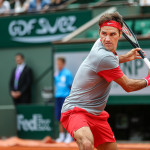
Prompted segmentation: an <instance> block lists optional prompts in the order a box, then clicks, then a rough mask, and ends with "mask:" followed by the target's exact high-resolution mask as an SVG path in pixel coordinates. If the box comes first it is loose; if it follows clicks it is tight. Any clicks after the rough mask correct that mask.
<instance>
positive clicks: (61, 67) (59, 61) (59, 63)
mask: <svg viewBox="0 0 150 150" xmlns="http://www.w3.org/2000/svg"><path fill="white" fill-rule="evenodd" d="M64 66H65V64H64V63H63V62H62V61H61V60H59V59H58V60H57V68H58V70H62V69H63V68H64Z"/></svg>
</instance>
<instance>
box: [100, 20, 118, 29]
mask: <svg viewBox="0 0 150 150" xmlns="http://www.w3.org/2000/svg"><path fill="white" fill-rule="evenodd" d="M103 26H111V27H115V28H117V29H119V30H121V24H120V23H119V22H116V21H113V20H110V21H105V22H104V23H103V24H101V25H100V28H101V27H103Z"/></svg>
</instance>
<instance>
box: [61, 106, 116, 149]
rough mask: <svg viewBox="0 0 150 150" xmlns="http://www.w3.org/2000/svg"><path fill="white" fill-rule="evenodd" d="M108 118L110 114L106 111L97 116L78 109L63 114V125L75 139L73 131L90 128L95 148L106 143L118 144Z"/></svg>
mask: <svg viewBox="0 0 150 150" xmlns="http://www.w3.org/2000/svg"><path fill="white" fill-rule="evenodd" d="M108 118H109V114H108V113H107V112H106V111H102V112H101V114H100V115H98V116H96V115H93V114H90V113H88V112H87V111H86V110H84V109H82V108H78V107H75V108H74V109H72V110H69V111H67V112H65V113H61V123H62V124H63V126H64V128H65V129H66V130H67V131H68V132H69V133H70V134H71V136H72V137H73V138H74V134H73V131H77V130H78V129H80V128H81V127H85V126H87V127H89V128H90V129H91V131H92V133H93V136H94V146H95V147H97V146H99V145H100V144H103V143H105V142H116V140H115V137H114V133H113V132H112V130H111V127H110V125H109V123H108V122H107V119H108Z"/></svg>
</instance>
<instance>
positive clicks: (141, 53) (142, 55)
mask: <svg viewBox="0 0 150 150" xmlns="http://www.w3.org/2000/svg"><path fill="white" fill-rule="evenodd" d="M138 53H139V54H140V56H141V57H142V58H143V59H144V58H145V56H144V54H143V52H142V51H138Z"/></svg>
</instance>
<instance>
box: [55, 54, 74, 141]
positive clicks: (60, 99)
mask: <svg viewBox="0 0 150 150" xmlns="http://www.w3.org/2000/svg"><path fill="white" fill-rule="evenodd" d="M57 68H58V72H56V73H55V88H56V91H55V97H56V103H55V114H56V119H57V121H59V131H60V133H59V137H58V138H57V139H56V142H58V143H59V142H65V143H70V142H71V141H72V137H71V135H70V134H69V133H67V135H66V138H65V132H64V127H63V125H62V124H61V122H60V116H61V108H62V105H63V103H64V101H65V98H66V97H67V96H68V95H69V93H70V89H71V85H72V75H71V72H70V71H69V70H68V69H66V68H65V59H64V58H63V57H59V58H58V59H57Z"/></svg>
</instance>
